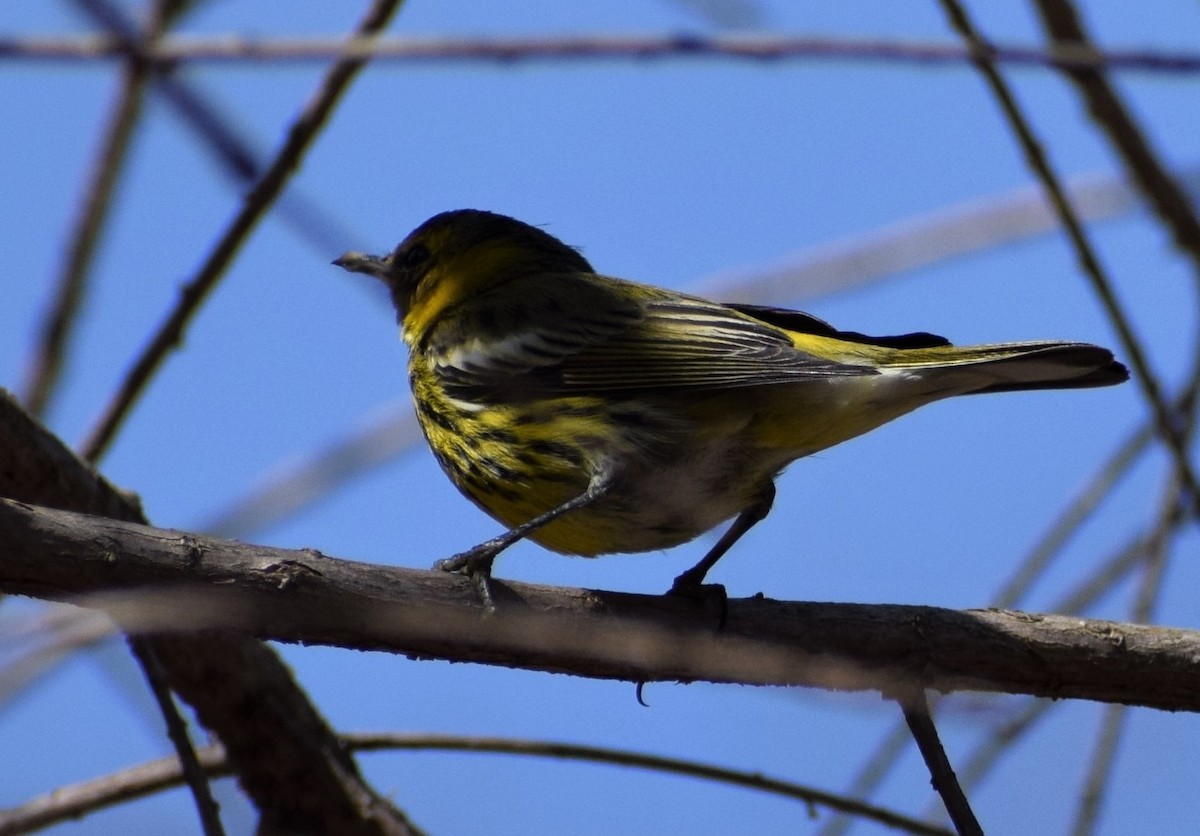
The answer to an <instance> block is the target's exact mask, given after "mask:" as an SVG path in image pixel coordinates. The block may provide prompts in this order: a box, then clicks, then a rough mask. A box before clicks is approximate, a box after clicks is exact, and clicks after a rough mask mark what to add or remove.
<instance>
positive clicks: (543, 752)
mask: <svg viewBox="0 0 1200 836" xmlns="http://www.w3.org/2000/svg"><path fill="white" fill-rule="evenodd" d="M340 740H341V742H342V744H343V745H344V746H345V747H346V748H347V749H350V750H351V751H355V752H380V751H450V752H489V753H495V754H505V755H526V756H532V757H542V758H559V759H562V760H575V761H584V762H590V763H607V764H613V765H617V766H627V767H635V768H640V769H647V770H651V771H657V772H665V773H671V774H676V775H686V776H689V777H693V778H700V779H703V780H708V781H713V782H715V783H723V784H732V785H734V786H739V787H744V788H746V789H753V790H759V791H760V792H766V793H773V794H775V795H780V796H783V797H785V798H791V799H794V800H796V801H802V802H804V803H805V804H807V805H809V806H810V807H816V806H823V807H828V808H830V809H833V810H840V811H842V812H843V813H846V814H848V815H853V816H857V817H859V818H861V819H865V820H868V821H874V822H878V823H880V824H883V825H885V826H888V827H894V828H896V829H898V830H903V831H906V832H908V833H919V834H929V836H949V831H948V830H945V829H943V828H941V827H936V826H933V825H929V824H926V823H925V822H922V821H918V820H916V819H912V818H909V817H907V816H904V815H901V814H899V813H894V812H892V811H891V810H887V809H884V808H882V807H876V806H874V805H870V804H863V803H861V802H858V801H852V800H849V799H845V798H842V797H841V796H838V795H834V794H832V793H827V792H822V791H821V790H818V789H813V788H811V787H806V786H804V785H802V784H795V783H792V782H790V781H782V780H779V779H775V778H768V777H766V776H764V775H761V774H760V773H757V772H742V771H740V770H735V769H725V768H723V767H719V766H713V765H710V764H705V763H698V762H696V761H687V760H680V759H677V758H664V757H658V756H656V755H643V754H638V753H636V752H626V751H622V750H619V749H606V748H601V747H598V746H581V745H578V744H573V743H558V742H554V741H540V740H517V739H511V738H503V737H461V736H458V735H444V734H397V733H387V732H382V733H380V732H376V733H369V734H345V735H342V736H341V737H340ZM198 754H199V757H200V762H201V765H202V766H203V767H204V769H205V770H206V771H207V772H208V775H209V776H210V777H212V778H217V777H221V776H224V775H228V774H229V772H230V766H229V762H228V760H227V758H226V757H225V751H224V749H223V748H222V747H221V746H220V745H219V744H216V745H212V746H205V747H204V748H202V749H200V750H199V752H198ZM182 780H183V773H182V770H181V769H180V766H179V760H178V759H177V758H160V759H158V760H154V761H149V762H147V763H144V764H141V765H139V766H135V767H131V768H129V769H125V770H121V771H120V772H114V773H112V774H109V775H105V776H103V777H101V778H96V779H94V780H91V781H84V782H81V783H78V784H73V785H71V786H66V787H59V788H58V789H56V790H54V792H52V793H49V794H47V795H44V796H40V797H38V798H34V799H32V800H31V801H29V802H27V803H25V804H22V805H20V806H19V807H12V808H9V809H7V810H0V836H10V834H17V833H25V832H28V831H30V830H32V829H34V828H42V827H47V826H49V825H52V824H58V823H59V822H63V821H66V820H67V819H72V818H79V817H80V816H83V815H86V814H87V813H90V812H94V811H96V810H99V809H102V808H104V807H108V806H111V805H113V804H119V803H121V802H125V801H132V800H134V799H137V798H142V797H144V796H147V795H150V794H152V793H155V792H161V791H162V790H166V789H171V788H172V787H176V786H179V784H180V783H181V782H182Z"/></svg>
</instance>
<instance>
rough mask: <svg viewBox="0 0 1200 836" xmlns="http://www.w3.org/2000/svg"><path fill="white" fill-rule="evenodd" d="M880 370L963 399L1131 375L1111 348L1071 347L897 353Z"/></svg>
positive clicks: (1035, 344)
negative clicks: (972, 395) (992, 393)
mask: <svg viewBox="0 0 1200 836" xmlns="http://www.w3.org/2000/svg"><path fill="white" fill-rule="evenodd" d="M879 369H880V371H882V372H884V373H888V372H893V373H901V374H904V375H905V376H912V377H914V378H920V379H924V380H926V381H928V382H929V384H930V385H931V387H933V388H935V389H943V388H944V389H945V390H947V391H946V394H951V393H953V394H964V395H966V394H978V393H984V392H1019V391H1024V390H1028V389H1080V388H1085V387H1092V386H1112V385H1114V384H1117V383H1122V382H1123V381H1125V380H1128V379H1129V370H1128V369H1126V368H1125V366H1124V365H1122V364H1121V363H1119V362H1118V361H1117V360H1116V359H1115V358H1114V357H1113V354H1112V352H1111V351H1109V350H1108V349H1106V348H1101V347H1100V346H1098V345H1090V344H1088V343H1066V342H1020V343H998V344H995V345H975V346H961V347H960V346H951V345H944V346H931V347H926V348H911V349H895V350H894V351H893V352H892V353H891V355H890V356H889V357H888V358H887V359H886V360H884V361H883V362H882V363H880V365H879Z"/></svg>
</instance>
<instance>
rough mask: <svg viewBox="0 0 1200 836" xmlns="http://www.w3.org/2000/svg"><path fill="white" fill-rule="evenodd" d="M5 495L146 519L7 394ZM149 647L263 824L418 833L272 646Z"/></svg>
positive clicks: (190, 641)
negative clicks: (222, 751) (360, 766)
mask: <svg viewBox="0 0 1200 836" xmlns="http://www.w3.org/2000/svg"><path fill="white" fill-rule="evenodd" d="M0 496H7V497H13V498H15V499H18V500H20V501H22V502H30V503H38V504H42V505H51V506H55V507H59V508H68V509H73V510H77V511H85V512H88V513H93V514H101V515H104V516H107V517H111V518H114V519H120V520H132V521H139V522H141V521H144V520H145V517H144V516H143V515H142V512H141V509H140V508H139V507H138V505H137V500H136V498H135V497H131V496H128V495H125V494H122V493H121V492H120V491H118V490H116V489H115V488H114V487H113V486H112V485H110V484H109V483H108V482H106V481H105V480H104V479H103V478H102V477H100V476H98V475H97V474H96V473H95V472H94V471H92V470H91V468H90V467H89V466H88V465H87V464H86V463H84V462H83V461H81V460H80V459H78V458H77V457H76V456H75V455H74V454H73V453H72V452H71V451H70V450H69V449H67V448H66V446H65V445H63V444H62V442H60V441H59V440H58V439H56V438H54V437H53V436H52V435H51V434H50V433H49V432H47V431H46V430H45V429H44V428H43V427H41V426H40V425H38V424H37V423H35V422H34V421H33V420H32V419H30V418H29V417H28V416H27V415H26V414H25V413H24V412H23V411H22V410H21V408H20V406H18V405H17V403H16V402H15V401H14V400H13V399H12V398H11V397H9V396H8V395H7V393H4V392H3V391H0ZM93 545H94V546H98V547H103V544H99V543H98V544H93ZM46 558H47V555H46V554H43V556H42V560H43V561H44V560H46ZM4 559H6V556H0V560H4ZM152 640H153V642H154V647H155V649H156V651H157V652H158V655H159V658H160V660H161V661H162V663H163V666H164V667H165V668H166V670H167V674H168V678H169V680H170V684H171V687H172V688H174V689H175V690H176V691H177V692H178V693H179V694H180V696H181V697H183V699H184V700H186V701H187V702H188V703H189V704H190V705H192V706H193V707H194V708H195V710H196V712H197V714H198V715H199V717H200V719H201V721H202V722H203V723H204V725H205V726H206V727H208V728H209V729H211V730H212V731H213V732H214V733H215V734H216V735H217V737H218V738H220V740H221V741H222V742H224V743H225V744H226V746H227V747H228V749H229V753H230V758H231V759H232V760H233V762H234V764H235V768H236V770H237V773H238V777H239V780H240V783H241V785H242V787H243V789H245V790H246V792H247V794H248V795H249V796H250V797H251V798H252V799H253V800H254V803H255V804H256V805H257V807H258V809H259V812H260V813H261V815H262V817H263V820H264V823H272V824H275V825H278V826H285V825H287V824H288V823H289V822H292V823H296V825H297V827H299V826H300V825H301V824H303V825H304V826H305V827H309V826H312V825H314V823H325V824H327V825H328V829H330V830H336V829H340V830H341V831H342V832H357V833H380V834H382V833H400V832H408V831H411V829H412V828H411V827H410V826H409V825H408V824H407V822H406V821H405V819H404V817H403V815H402V814H400V813H399V812H398V811H395V810H394V809H393V808H392V807H391V805H389V804H388V803H387V802H386V801H384V800H382V799H380V798H378V797H377V796H376V795H375V794H374V792H373V791H372V790H371V788H370V787H369V786H368V785H367V784H366V783H365V782H363V780H362V778H361V776H360V775H359V774H358V770H357V767H356V766H355V764H354V762H353V760H352V759H351V758H350V757H349V756H348V755H346V754H345V753H344V752H343V751H342V750H341V749H340V748H339V746H338V745H337V741H336V738H335V737H334V735H333V733H332V731H331V730H330V729H329V727H328V725H327V724H326V723H325V721H324V719H323V718H322V717H321V716H320V714H318V713H317V711H316V709H315V708H314V707H313V706H312V704H311V703H309V702H308V699H307V698H306V696H305V695H304V692H303V691H301V690H300V688H299V686H298V685H297V684H296V682H295V680H294V679H293V678H292V675H291V672H290V671H289V670H288V669H287V667H286V666H285V665H284V664H283V662H282V661H281V660H280V659H279V656H278V655H277V654H276V653H275V652H274V651H272V650H271V649H270V648H268V647H267V646H266V645H264V644H263V643H261V642H258V641H254V640H252V639H248V638H246V637H244V636H238V635H232V634H228V633H225V634H220V633H212V632H210V633H207V634H205V635H203V636H198V635H183V634H176V635H161V634H160V635H156V636H154V637H153V638H152Z"/></svg>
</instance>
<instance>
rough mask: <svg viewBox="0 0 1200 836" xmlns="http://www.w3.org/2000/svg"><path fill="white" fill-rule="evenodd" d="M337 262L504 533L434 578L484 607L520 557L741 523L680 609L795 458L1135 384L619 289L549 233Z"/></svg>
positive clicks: (1053, 344) (990, 352)
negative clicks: (898, 426)
mask: <svg viewBox="0 0 1200 836" xmlns="http://www.w3.org/2000/svg"><path fill="white" fill-rule="evenodd" d="M333 263H334V264H335V265H337V266H339V267H342V268H344V269H346V270H349V271H352V272H356V273H362V274H366V275H368V276H372V277H374V278H376V279H378V280H380V281H382V282H383V283H384V284H385V285H386V287H387V289H388V291H389V293H390V296H391V300H392V302H393V303H394V305H395V309H396V314H397V320H398V323H399V325H400V333H401V337H402V339H403V341H404V343H405V344H406V345H407V347H408V372H409V382H410V384H411V388H412V394H413V401H414V405H415V410H416V415H417V419H418V422H419V424H420V426H421V428H422V430H423V432H424V435H425V438H426V439H427V441H428V443H429V447H430V448H431V450H432V451H433V454H434V456H435V457H436V459H437V461H438V463H439V464H440V465H441V468H442V469H443V470H444V471H445V473H446V475H447V476H448V477H449V478H450V481H451V482H453V483H454V484H455V485H456V486H457V487H458V489H459V490H460V491H461V492H462V493H463V494H465V495H466V496H467V497H468V498H469V499H470V500H472V501H473V502H474V503H475V504H476V505H478V506H479V507H480V508H482V509H483V510H484V511H485V512H487V513H488V514H490V515H491V516H492V517H494V518H495V519H496V520H498V521H499V522H500V523H501V524H502V525H503V526H504V527H505V530H504V531H503V532H502V533H501V534H499V535H498V536H496V537H493V538H491V539H489V540H487V541H485V542H483V543H480V544H478V545H476V546H474V547H473V548H471V549H468V550H466V551H464V552H461V553H459V554H456V555H454V556H453V557H451V558H448V559H444V560H440V561H438V562H437V563H436V564H435V568H437V569H441V570H445V571H451V572H459V573H462V574H466V575H468V576H470V577H472V578H473V579H474V580H475V581H476V584H477V589H479V591H480V595H481V596H482V597H483V598H484V602H485V604H488V605H489V606H490V605H491V593H490V588H489V586H488V579H489V578H490V577H491V571H492V564H493V561H494V560H495V558H496V556H497V555H498V554H500V552H502V551H503V550H504V549H506V548H508V547H509V546H511V545H512V544H513V543H515V542H517V541H519V540H522V539H530V540H533V541H535V542H537V543H539V544H541V545H543V546H545V547H547V548H549V549H551V550H553V551H556V552H561V553H564V554H569V555H579V556H585V557H592V556H596V555H601V554H608V553H618V552H646V551H654V550H662V549H668V548H671V547H674V546H677V545H680V544H682V543H685V542H688V541H690V540H692V539H694V538H696V537H697V536H699V535H701V534H703V533H705V532H707V531H709V530H711V529H714V528H716V527H717V526H719V525H721V524H722V523H724V522H726V521H729V520H732V523H731V524H730V525H729V527H728V528H727V529H726V530H725V532H724V533H723V535H722V536H721V537H720V538H719V539H718V540H717V542H716V543H715V545H713V546H712V548H711V549H709V550H708V552H707V553H706V554H705V555H704V557H703V558H702V559H701V560H700V561H699V562H698V563H696V564H695V565H694V566H693V567H691V568H690V569H688V570H686V571H685V572H683V573H682V574H680V575H679V576H678V577H677V578H676V579H675V582H674V584H673V585H672V587H671V589H670V592H672V593H678V594H687V593H690V592H694V591H695V590H697V589H699V588H700V587H701V585H702V584H703V583H704V580H705V578H706V577H707V575H708V572H709V570H710V569H712V567H713V565H714V564H715V563H716V562H717V561H718V560H719V559H720V558H721V557H722V556H723V555H724V554H725V553H726V552H727V551H728V550H729V549H730V547H732V546H733V545H734V543H736V542H737V541H738V540H739V539H740V538H741V537H742V536H743V535H744V534H745V533H746V532H747V531H749V530H750V529H751V528H752V527H753V526H754V525H756V524H757V523H758V522H760V521H761V520H763V519H764V518H765V517H766V516H767V514H768V512H769V511H770V510H771V507H772V505H773V503H774V500H775V480H776V478H777V477H778V476H779V475H780V473H781V472H782V471H783V470H784V468H786V467H787V466H788V465H789V464H791V463H792V462H793V461H795V460H796V459H800V458H803V457H805V456H808V455H811V454H813V453H816V452H818V451H820V450H824V449H827V448H829V447H832V446H833V445H835V444H840V443H842V442H844V441H847V440H849V439H851V438H854V437H855V436H858V435H861V434H863V433H865V432H868V431H870V430H872V429H875V428H876V427H879V426H881V425H883V424H885V423H887V422H889V421H892V420H893V419H895V418H898V417H900V416H901V415H904V414H905V413H908V412H911V411H912V410H914V409H916V408H918V407H921V406H924V405H925V404H928V403H931V402H933V401H937V400H941V399H944V398H949V397H954V396H958V395H968V394H984V393H993V392H1011V391H1021V390H1035V389H1070V388H1084V387H1098V386H1110V385H1114V384H1118V383H1121V382H1123V381H1125V380H1127V379H1128V377H1129V373H1128V371H1127V369H1126V368H1125V366H1124V365H1122V364H1121V363H1120V362H1118V361H1117V360H1116V359H1114V357H1113V353H1112V352H1111V351H1109V350H1108V349H1106V348H1103V347H1100V346H1097V345H1091V344H1088V343H1082V342H1069V341H1032V342H1005V343H995V344H986V345H972V346H955V345H952V344H951V343H950V342H949V341H948V340H947V339H945V338H944V337H939V336H936V335H934V334H929V333H924V332H919V333H910V334H902V335H899V336H888V337H871V336H867V335H865V334H862V333H859V332H856V331H843V330H838V329H837V328H835V327H833V326H832V325H830V324H828V323H826V322H824V321H823V320H821V319H818V318H817V317H815V316H812V315H810V314H807V313H802V312H800V311H794V310H787V309H784V308H776V307H766V306H760V305H749V304H733V303H718V302H713V301H709V300H707V299H704V298H701V297H699V296H693V295H689V294H686V293H681V292H678V291H675V290H669V289H666V288H662V287H657V286H654V285H650V284H643V283H639V282H633V281H629V280H626V279H621V278H615V277H611V276H607V275H604V274H602V273H598V272H596V271H595V270H594V269H593V267H592V265H591V264H590V263H589V262H588V260H587V259H586V258H584V256H583V255H582V254H581V253H580V251H579V250H577V249H575V248H573V247H571V246H568V245H567V244H565V243H564V242H562V241H560V240H559V239H557V238H556V237H554V236H553V235H551V234H549V233H547V232H545V231H544V230H542V229H540V228H538V227H536V226H532V225H530V224H526V223H523V222H522V221H519V220H516V219H514V218H511V217H507V216H505V215H501V214H497V213H493V212H488V211H483V210H477V209H460V210H453V211H448V212H442V213H440V214H438V215H435V216H434V217H432V218H430V219H429V220H427V221H425V222H424V223H422V224H421V225H420V226H418V227H417V228H416V229H414V230H413V231H412V232H411V233H410V234H409V235H407V236H406V237H405V238H404V240H403V241H401V242H400V244H399V245H398V246H396V248H395V249H394V250H392V251H391V252H390V253H388V254H386V255H366V254H363V253H359V252H347V253H345V254H343V255H342V256H340V257H339V258H337V259H336V260H335V261H334V262H333Z"/></svg>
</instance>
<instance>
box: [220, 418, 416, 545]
mask: <svg viewBox="0 0 1200 836" xmlns="http://www.w3.org/2000/svg"><path fill="white" fill-rule="evenodd" d="M420 440H421V429H420V427H418V426H417V419H416V416H415V415H414V414H413V408H412V402H411V401H410V400H408V399H407V398H406V399H405V400H404V401H403V402H402V403H401V404H399V405H397V406H394V407H391V408H389V409H387V410H386V411H385V412H384V413H382V414H381V415H379V416H377V417H375V418H373V419H372V420H369V421H368V422H366V423H365V424H364V425H363V426H361V427H357V428H355V429H353V430H352V431H351V432H350V433H349V434H348V435H347V436H346V437H344V438H340V439H337V440H336V441H335V442H334V443H332V444H330V445H329V446H327V447H324V448H322V449H320V450H317V451H315V452H314V453H312V454H310V455H308V456H306V457H305V458H303V459H301V460H300V461H298V462H287V463H285V464H281V465H279V466H276V467H275V468H273V470H272V471H271V472H270V473H268V474H266V476H264V477H263V478H261V479H260V480H259V484H257V485H255V486H254V487H252V488H251V489H250V491H249V492H248V493H247V494H246V495H244V496H242V497H240V498H238V499H237V500H235V501H234V502H233V503H231V504H230V505H229V506H228V507H227V508H226V509H225V510H223V511H219V512H217V513H216V514H214V515H213V516H212V518H211V519H210V520H209V521H207V522H205V523H203V524H201V525H200V526H198V528H199V529H200V530H201V531H205V532H207V533H209V534H216V535H218V536H221V537H244V536H246V535H247V534H248V533H250V532H253V531H260V530H262V529H263V528H265V527H266V526H269V525H271V524H272V523H276V522H279V521H280V520H283V519H286V518H287V517H289V516H291V515H293V514H295V513H297V512H298V511H300V510H301V509H303V508H306V507H307V506H309V505H311V504H312V503H314V502H317V501H319V500H320V499H323V498H324V497H326V496H332V495H333V494H334V493H335V492H336V491H337V489H338V488H340V487H341V486H342V485H344V484H345V483H346V482H348V481H350V480H351V479H353V478H354V477H356V476H361V475H363V474H364V473H367V472H369V471H371V470H373V469H374V468H376V467H379V466H380V465H382V464H383V463H384V462H387V461H390V460H392V459H394V458H395V457H396V456H398V455H400V454H401V453H402V452H404V451H405V450H408V449H410V448H411V447H412V446H413V445H414V444H417V443H418V442H419V441H420Z"/></svg>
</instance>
